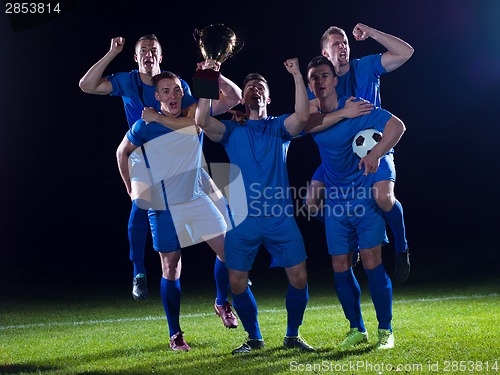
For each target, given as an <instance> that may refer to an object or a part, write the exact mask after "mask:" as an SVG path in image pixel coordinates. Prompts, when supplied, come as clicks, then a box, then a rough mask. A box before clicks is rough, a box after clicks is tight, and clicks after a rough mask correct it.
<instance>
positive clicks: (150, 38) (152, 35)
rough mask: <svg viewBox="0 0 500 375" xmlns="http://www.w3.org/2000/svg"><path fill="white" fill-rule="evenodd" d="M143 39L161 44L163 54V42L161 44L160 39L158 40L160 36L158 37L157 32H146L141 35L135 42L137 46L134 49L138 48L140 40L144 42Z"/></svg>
mask: <svg viewBox="0 0 500 375" xmlns="http://www.w3.org/2000/svg"><path fill="white" fill-rule="evenodd" d="M143 40H154V41H155V42H156V43H158V45H159V46H160V55H161V51H162V50H161V44H160V41H159V40H158V38H157V37H156V35H155V34H146V35H143V36H141V37H140V38H139V39H138V40H137V42H135V47H134V49H137V45H138V44H139V42H142V41H143Z"/></svg>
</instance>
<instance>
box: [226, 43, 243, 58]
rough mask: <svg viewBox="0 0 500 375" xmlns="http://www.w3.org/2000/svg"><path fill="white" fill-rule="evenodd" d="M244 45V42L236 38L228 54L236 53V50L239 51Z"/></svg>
mask: <svg viewBox="0 0 500 375" xmlns="http://www.w3.org/2000/svg"><path fill="white" fill-rule="evenodd" d="M244 45H245V42H244V41H243V40H237V41H236V43H235V44H234V47H233V50H232V51H231V53H230V54H229V55H230V56H231V57H232V56H234V55H236V54H237V53H238V52H240V51H241V49H242V48H243V46H244Z"/></svg>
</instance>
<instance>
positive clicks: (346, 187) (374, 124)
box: [311, 97, 392, 200]
mask: <svg viewBox="0 0 500 375" xmlns="http://www.w3.org/2000/svg"><path fill="white" fill-rule="evenodd" d="M347 99H348V98H347V97H339V106H338V109H342V108H343V107H344V105H345V102H346V100H347ZM391 116H392V114H391V113H389V112H388V111H386V110H384V109H381V108H375V109H374V110H373V111H371V112H370V114H367V115H364V116H360V117H356V118H353V119H345V120H342V121H340V122H338V123H337V125H336V126H332V127H330V128H328V129H326V130H323V131H321V132H318V133H311V135H312V137H313V138H314V140H315V141H316V143H317V144H318V147H319V152H320V155H321V160H322V161H323V164H324V169H325V184H326V186H327V188H328V194H327V199H329V200H349V199H354V198H356V196H357V195H356V194H358V193H360V192H362V193H366V189H367V188H369V187H371V186H372V185H373V176H374V175H373V174H369V175H368V176H364V175H363V173H364V171H363V170H360V169H359V168H358V164H359V158H358V157H357V156H356V155H355V154H354V152H353V151H352V140H353V138H354V136H355V135H356V134H357V133H358V132H359V131H360V130H364V129H370V128H374V129H376V130H379V131H381V132H383V131H384V128H385V124H386V123H387V121H389V119H390V118H391Z"/></svg>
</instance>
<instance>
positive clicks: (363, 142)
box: [352, 129, 382, 158]
mask: <svg viewBox="0 0 500 375" xmlns="http://www.w3.org/2000/svg"><path fill="white" fill-rule="evenodd" d="M381 139H382V133H381V132H379V131H378V130H375V129H365V130H361V131H360V132H359V133H358V134H356V135H355V136H354V139H353V140H352V151H354V153H355V154H356V155H358V156H359V157H360V158H364V157H365V156H366V155H368V154H369V153H370V151H371V150H372V148H373V147H375V145H376V144H377V143H379V142H380V140H381Z"/></svg>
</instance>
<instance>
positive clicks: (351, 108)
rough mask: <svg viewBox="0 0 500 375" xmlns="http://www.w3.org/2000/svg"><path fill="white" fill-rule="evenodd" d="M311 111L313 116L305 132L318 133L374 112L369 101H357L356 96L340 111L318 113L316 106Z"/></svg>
mask: <svg viewBox="0 0 500 375" xmlns="http://www.w3.org/2000/svg"><path fill="white" fill-rule="evenodd" d="M315 100H316V99H315ZM310 110H311V116H310V117H309V120H308V121H307V123H306V126H305V127H304V131H305V132H307V133H316V132H320V131H322V130H325V129H328V128H329V127H331V126H333V125H335V124H337V123H338V122H339V121H341V120H344V119H346V118H355V117H358V116H362V115H366V114H368V113H370V112H371V111H372V110H373V104H372V103H370V102H369V101H368V100H364V99H360V100H357V99H356V98H355V97H354V96H351V97H350V98H349V99H347V100H346V102H345V106H344V108H342V109H340V110H338V111H333V112H330V113H318V111H319V110H318V108H317V107H315V106H314V105H311V106H310Z"/></svg>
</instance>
